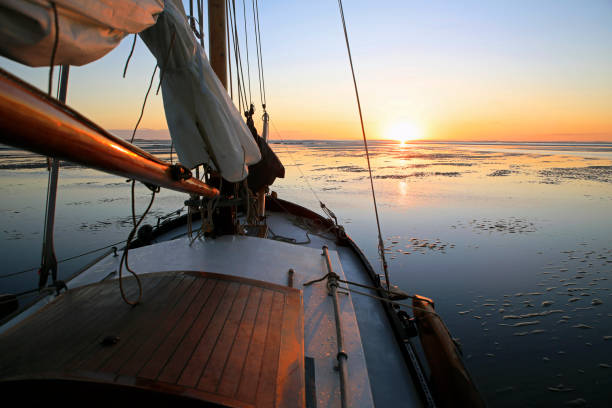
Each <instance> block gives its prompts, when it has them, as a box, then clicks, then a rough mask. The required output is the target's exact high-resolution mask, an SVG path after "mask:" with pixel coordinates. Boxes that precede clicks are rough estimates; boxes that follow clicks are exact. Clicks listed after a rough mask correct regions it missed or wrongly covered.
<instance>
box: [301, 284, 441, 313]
mask: <svg viewBox="0 0 612 408" xmlns="http://www.w3.org/2000/svg"><path fill="white" fill-rule="evenodd" d="M331 275H332V274H331V273H328V274H326V275H323V276H322V277H320V278H317V279H313V280H311V281H308V282H305V283H304V284H303V285H304V286H310V285H312V284H314V283H318V282H322V281H324V280H325V279H328V278H329V277H330V276H331ZM334 275H336V274H335V273H334ZM336 280H337V281H338V282H342V283H346V284H349V285H356V286H360V287H363V288H367V289H372V290H378V289H379V288H375V287H372V286H367V285H362V284H360V283H356V282H351V281H347V280H342V279H339V278H338V277H337V275H336ZM341 289H343V290H347V291H349V292H351V293H355V294H357V295H362V296H367V297H370V298H373V299H378V300H382V301H383V302H387V303H389V304H392V305H397V306H402V307H407V308H409V309H411V310H418V311H421V312H425V313H430V314H433V315H434V316H436V317H437V318H439V319H440V320H442V318H441V317H440V315H439V314H437V313H436V312H434V311H431V310H427V309H422V308H420V307H415V306H412V305H407V304H405V303H401V302H397V301H395V300H391V299H389V298H384V297H381V296H376V295H372V294H369V293H365V292H361V291H358V290H355V289H351V288H349V287H346V288H341ZM407 297H409V298H412V299H414V298H416V296H411V295H407Z"/></svg>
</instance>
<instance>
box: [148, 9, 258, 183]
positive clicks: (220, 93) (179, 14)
mask: <svg viewBox="0 0 612 408" xmlns="http://www.w3.org/2000/svg"><path fill="white" fill-rule="evenodd" d="M140 36H141V38H142V39H143V40H144V42H145V43H146V44H147V47H149V50H150V51H151V52H152V53H153V55H155V57H156V58H157V62H158V65H159V66H160V69H161V74H160V75H161V78H162V80H161V81H162V94H163V98H164V109H165V111H166V120H167V122H168V128H169V130H170V135H171V137H172V140H173V141H174V146H175V148H176V151H177V153H178V156H179V160H180V162H181V163H182V164H183V165H184V166H187V167H189V168H193V167H195V166H197V165H200V164H204V163H206V164H209V165H210V166H211V167H212V168H213V169H215V170H217V171H219V172H220V173H221V176H222V177H223V178H224V179H226V180H228V181H231V182H237V181H240V180H244V179H245V178H246V176H247V175H248V168H247V166H248V165H251V164H255V163H257V162H258V161H259V160H261V154H260V152H259V148H258V147H257V144H256V143H255V141H254V139H253V136H252V135H251V132H250V131H249V129H248V128H247V126H246V124H245V123H244V121H243V120H242V118H241V116H240V113H239V112H238V110H237V109H236V107H235V106H234V104H233V102H232V101H231V99H230V98H229V95H228V94H227V91H226V90H225V88H224V87H223V85H222V84H221V82H220V81H219V79H218V78H217V75H216V74H215V73H214V71H213V69H212V67H211V66H210V64H209V62H208V59H207V58H206V55H205V54H204V51H203V49H202V47H200V46H199V45H198V43H197V42H196V39H195V36H194V35H193V32H192V30H191V27H190V26H189V24H188V21H187V17H186V15H185V11H184V10H183V6H182V4H180V3H179V4H175V2H174V1H172V0H167V1H166V5H165V8H164V12H163V13H162V14H160V15H159V17H158V20H157V24H155V25H154V26H153V27H151V28H149V29H147V30H145V31H143V32H142V33H140Z"/></svg>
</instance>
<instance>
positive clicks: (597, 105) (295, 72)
mask: <svg viewBox="0 0 612 408" xmlns="http://www.w3.org/2000/svg"><path fill="white" fill-rule="evenodd" d="M286 3H288V2H281V3H280V4H279V3H277V4H268V3H267V2H266V3H263V4H262V6H261V7H262V9H261V15H262V46H263V53H264V54H263V55H264V72H265V75H266V77H265V78H266V96H267V102H268V111H269V113H270V116H271V118H272V121H273V124H274V126H273V127H272V135H271V137H272V138H279V137H280V138H283V139H321V138H324V139H357V138H361V130H360V126H359V117H358V114H357V107H356V102H355V96H354V90H353V87H352V79H351V76H350V69H349V66H348V59H347V56H346V48H345V44H344V38H343V32H342V28H341V24H340V21H339V17H338V10H337V5H336V4H335V3H333V2H323V1H321V2H319V1H315V2H307V3H304V4H302V3H298V4H293V3H292V2H289V3H291V4H286ZM345 14H346V18H347V23H348V31H349V35H350V38H351V45H352V51H353V60H354V63H355V70H356V74H357V80H358V83H359V87H360V94H361V102H362V108H363V113H364V119H365V126H366V131H367V133H368V137H369V138H370V139H377V138H382V139H385V138H389V137H392V136H390V133H389V131H388V129H390V128H393V127H394V125H397V124H398V123H404V124H407V125H408V128H418V129H420V132H419V133H421V135H420V137H419V138H423V139H428V140H490V141H512V140H514V141H538V140H540V141H555V140H556V141H609V142H612V74H611V73H612V48H611V47H612V24H610V21H612V3H610V2H606V1H603V0H602V1H596V0H593V1H591V2H589V3H588V5H583V4H577V3H573V2H567V3H559V2H556V1H548V0H544V1H541V2H537V4H531V3H529V4H516V5H514V4H513V3H509V4H505V5H503V4H498V3H495V4H492V3H491V2H487V1H482V2H479V1H474V2H471V3H469V5H468V6H466V5H459V4H454V3H453V4H438V3H435V2H434V3H431V4H430V3H427V4H423V3H421V2H411V1H409V2H405V1H399V0H398V1H391V2H389V4H387V5H386V7H384V8H382V9H381V8H375V7H373V5H372V4H371V3H369V2H357V3H354V4H346V5H345ZM253 43H254V41H253V37H252V35H251V37H250V43H249V46H250V47H252V49H251V50H250V52H251V76H252V84H251V88H252V98H251V99H252V100H253V102H254V103H255V104H256V105H257V112H256V117H257V118H259V117H260V114H261V112H262V110H261V107H260V103H259V101H260V95H259V93H258V91H257V90H258V83H257V81H256V80H255V78H256V76H257V75H256V72H257V68H256V65H255V62H254V60H255V58H254V57H253V55H255V49H254V44H253ZM130 45H131V40H124V41H123V42H122V43H121V44H120V45H119V47H117V49H115V50H114V51H112V52H111V53H110V54H109V55H107V56H106V57H104V58H103V59H101V60H99V61H97V62H95V63H92V64H89V65H87V66H84V67H73V68H72V70H71V75H70V85H69V91H68V104H69V105H71V106H72V107H74V108H76V109H77V110H79V111H80V112H82V113H83V114H85V115H86V116H88V117H89V118H90V119H92V120H93V121H94V122H97V123H98V124H100V125H101V126H103V127H105V128H108V129H131V128H132V127H133V126H134V124H135V122H136V119H137V118H138V115H139V113H140V108H141V105H142V100H143V97H144V93H145V91H146V89H147V87H148V83H149V80H150V75H151V73H152V71H153V67H154V65H155V61H154V59H153V58H152V57H151V55H150V54H149V52H148V50H147V49H146V47H145V46H144V44H143V43H142V42H139V43H138V44H137V47H136V52H135V54H134V57H133V58H132V61H131V62H130V67H129V69H128V75H127V78H126V79H123V78H122V77H121V73H122V71H123V66H124V63H125V58H126V56H127V55H128V53H129V47H130ZM0 66H1V67H3V68H4V69H8V70H9V71H11V72H13V73H15V74H17V75H18V76H20V77H22V78H24V79H25V80H27V81H29V82H32V83H34V84H35V85H37V86H39V87H40V88H42V89H46V88H47V72H48V71H47V69H46V68H41V69H30V68H24V67H22V66H20V65H18V64H16V63H13V62H10V61H8V60H6V59H0ZM233 72H234V73H235V68H234V71H233ZM155 84H157V79H156V81H155ZM154 88H155V87H154ZM259 126H261V125H259ZM141 128H143V129H144V128H148V129H167V126H166V122H165V117H164V112H163V105H162V100H161V95H157V96H156V95H151V96H150V97H149V102H148V104H147V107H146V110H145V115H144V118H143V121H142V123H141ZM275 129H277V130H278V131H279V133H280V136H279V135H277V134H276V132H275ZM158 134H160V133H158Z"/></svg>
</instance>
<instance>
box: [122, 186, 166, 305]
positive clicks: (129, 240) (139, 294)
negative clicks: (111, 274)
mask: <svg viewBox="0 0 612 408" xmlns="http://www.w3.org/2000/svg"><path fill="white" fill-rule="evenodd" d="M158 191H159V187H158V188H157V189H156V190H153V192H152V193H151V201H150V202H149V205H148V206H147V209H146V210H145V211H144V213H143V214H142V216H141V217H140V220H138V222H137V223H136V224H135V225H134V228H133V229H132V231H131V232H130V234H129V235H128V239H127V243H126V245H125V248H124V250H123V255H122V256H121V261H120V262H119V290H120V291H121V297H122V298H123V301H124V302H125V303H127V304H128V305H130V306H135V305H137V304H138V303H140V300H141V299H142V284H141V282H140V278H139V277H138V275H137V274H136V272H134V271H133V270H132V269H131V268H130V266H129V264H128V252H129V248H130V244H131V243H132V239H133V238H134V235H135V234H136V231H137V230H138V226H140V224H141V223H142V221H143V220H144V219H145V217H146V216H147V214H148V213H149V210H150V209H151V207H152V206H153V201H154V200H155V194H156V193H157V192H158ZM132 198H133V196H132ZM124 261H125V269H127V271H128V272H129V273H131V274H132V276H134V278H135V279H136V283H137V284H138V298H137V299H136V300H135V301H131V300H129V299H128V298H127V296H126V294H125V291H124V290H123V274H122V272H123V263H124Z"/></svg>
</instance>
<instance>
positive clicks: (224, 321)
mask: <svg viewBox="0 0 612 408" xmlns="http://www.w3.org/2000/svg"><path fill="white" fill-rule="evenodd" d="M241 286H242V283H238V288H237V289H236V294H235V295H234V298H233V299H232V304H231V305H230V306H229V307H228V308H227V310H228V311H227V315H226V316H225V319H224V320H223V325H222V326H221V329H220V330H219V334H217V336H216V338H215V344H213V346H212V348H211V350H210V354H211V355H212V353H213V351H215V348H216V347H217V344H218V343H219V337H221V333H223V329H225V325H226V324H227V321H228V317H229V315H230V312H231V311H232V308H233V307H234V303H236V298H237V297H238V292H240V287H241ZM245 306H246V304H245ZM211 320H212V319H211ZM209 362H210V355H209V356H208V358H207V359H206V363H205V364H204V367H203V368H202V370H201V371H200V375H199V376H198V380H197V382H196V385H195V386H194V388H196V389H199V387H198V385H199V383H200V381H201V380H202V376H203V375H204V371H206V368H207V367H208V363H209ZM215 388H216V387H215Z"/></svg>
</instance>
